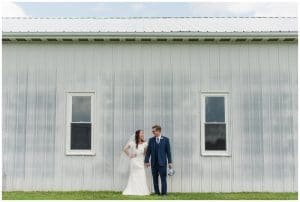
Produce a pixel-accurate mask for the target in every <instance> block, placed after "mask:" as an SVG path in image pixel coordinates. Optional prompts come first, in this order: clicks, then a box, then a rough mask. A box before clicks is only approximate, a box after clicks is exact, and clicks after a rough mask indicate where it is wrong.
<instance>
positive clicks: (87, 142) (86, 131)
mask: <svg viewBox="0 0 300 202" xmlns="http://www.w3.org/2000/svg"><path fill="white" fill-rule="evenodd" d="M71 149H91V124H90V123H71Z"/></svg>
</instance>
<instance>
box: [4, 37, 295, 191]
mask: <svg viewBox="0 0 300 202" xmlns="http://www.w3.org/2000/svg"><path fill="white" fill-rule="evenodd" d="M2 71H3V131H2V132H3V136H2V140H3V172H4V174H5V175H4V178H3V188H4V190H122V189H123V188H124V186H125V185H126V181H127V177H128V176H126V175H121V173H120V172H119V170H118V163H119V157H120V152H121V149H122V147H123V144H124V143H125V142H126V140H127V139H128V137H129V136H130V135H131V134H132V133H133V132H134V131H135V130H136V129H139V128H143V129H144V130H145V134H146V138H149V137H150V135H151V134H150V132H151V126H152V125H154V124H157V123H159V124H161V125H162V127H163V132H164V133H165V134H166V136H168V137H169V138H170V139H171V149H172V154H173V161H174V163H173V164H174V167H175V170H176V175H175V176H174V177H172V178H171V179H168V191H171V192H240V191H275V192H277V191H283V192H285V191H297V189H298V185H297V175H298V174H297V164H298V162H297V159H298V157H297V149H298V148H297V138H298V137H297V111H298V108H297V44H296V43H283V42H276V43H271V42H270V43H224V44H222V43H191V42H189V43H183V42H180V43H166V42H163V43H144V44H143V43H129V42H128V43H127V42H126V43H120V42H119V43H69V44H68V43H4V44H3V70H2ZM210 90H222V91H228V92H229V97H228V98H229V106H230V107H229V115H230V116H229V117H230V119H229V141H230V144H229V145H230V151H231V156H229V157H216V156H213V157H210V156H202V155H201V153H200V149H201V148H200V95H201V94H200V92H201V91H210ZM67 91H94V92H95V109H96V110H95V115H96V116H95V125H94V131H95V132H94V138H95V139H94V141H95V151H96V155H95V156H66V155H65V149H66V148H65V147H66V92H67ZM147 176H148V179H149V185H151V180H150V179H151V174H150V171H149V169H148V170H147Z"/></svg>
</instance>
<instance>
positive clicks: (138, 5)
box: [130, 3, 145, 12]
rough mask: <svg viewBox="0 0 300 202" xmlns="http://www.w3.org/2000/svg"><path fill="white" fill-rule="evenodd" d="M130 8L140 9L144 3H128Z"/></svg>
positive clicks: (143, 6)
mask: <svg viewBox="0 0 300 202" xmlns="http://www.w3.org/2000/svg"><path fill="white" fill-rule="evenodd" d="M130 6H131V8H132V10H134V11H136V12H137V11H141V10H142V9H144V8H145V5H144V4H143V3H132V4H130Z"/></svg>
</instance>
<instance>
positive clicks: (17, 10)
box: [2, 1, 27, 17]
mask: <svg viewBox="0 0 300 202" xmlns="http://www.w3.org/2000/svg"><path fill="white" fill-rule="evenodd" d="M2 16H3V17H26V16H27V14H26V13H25V11H24V10H23V9H22V8H21V7H20V6H19V5H17V4H16V2H12V1H3V2H2Z"/></svg>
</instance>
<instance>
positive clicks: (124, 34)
mask: <svg viewBox="0 0 300 202" xmlns="http://www.w3.org/2000/svg"><path fill="white" fill-rule="evenodd" d="M2 37H3V38H8V37H75V38H76V37H298V31H289V32H2Z"/></svg>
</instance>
